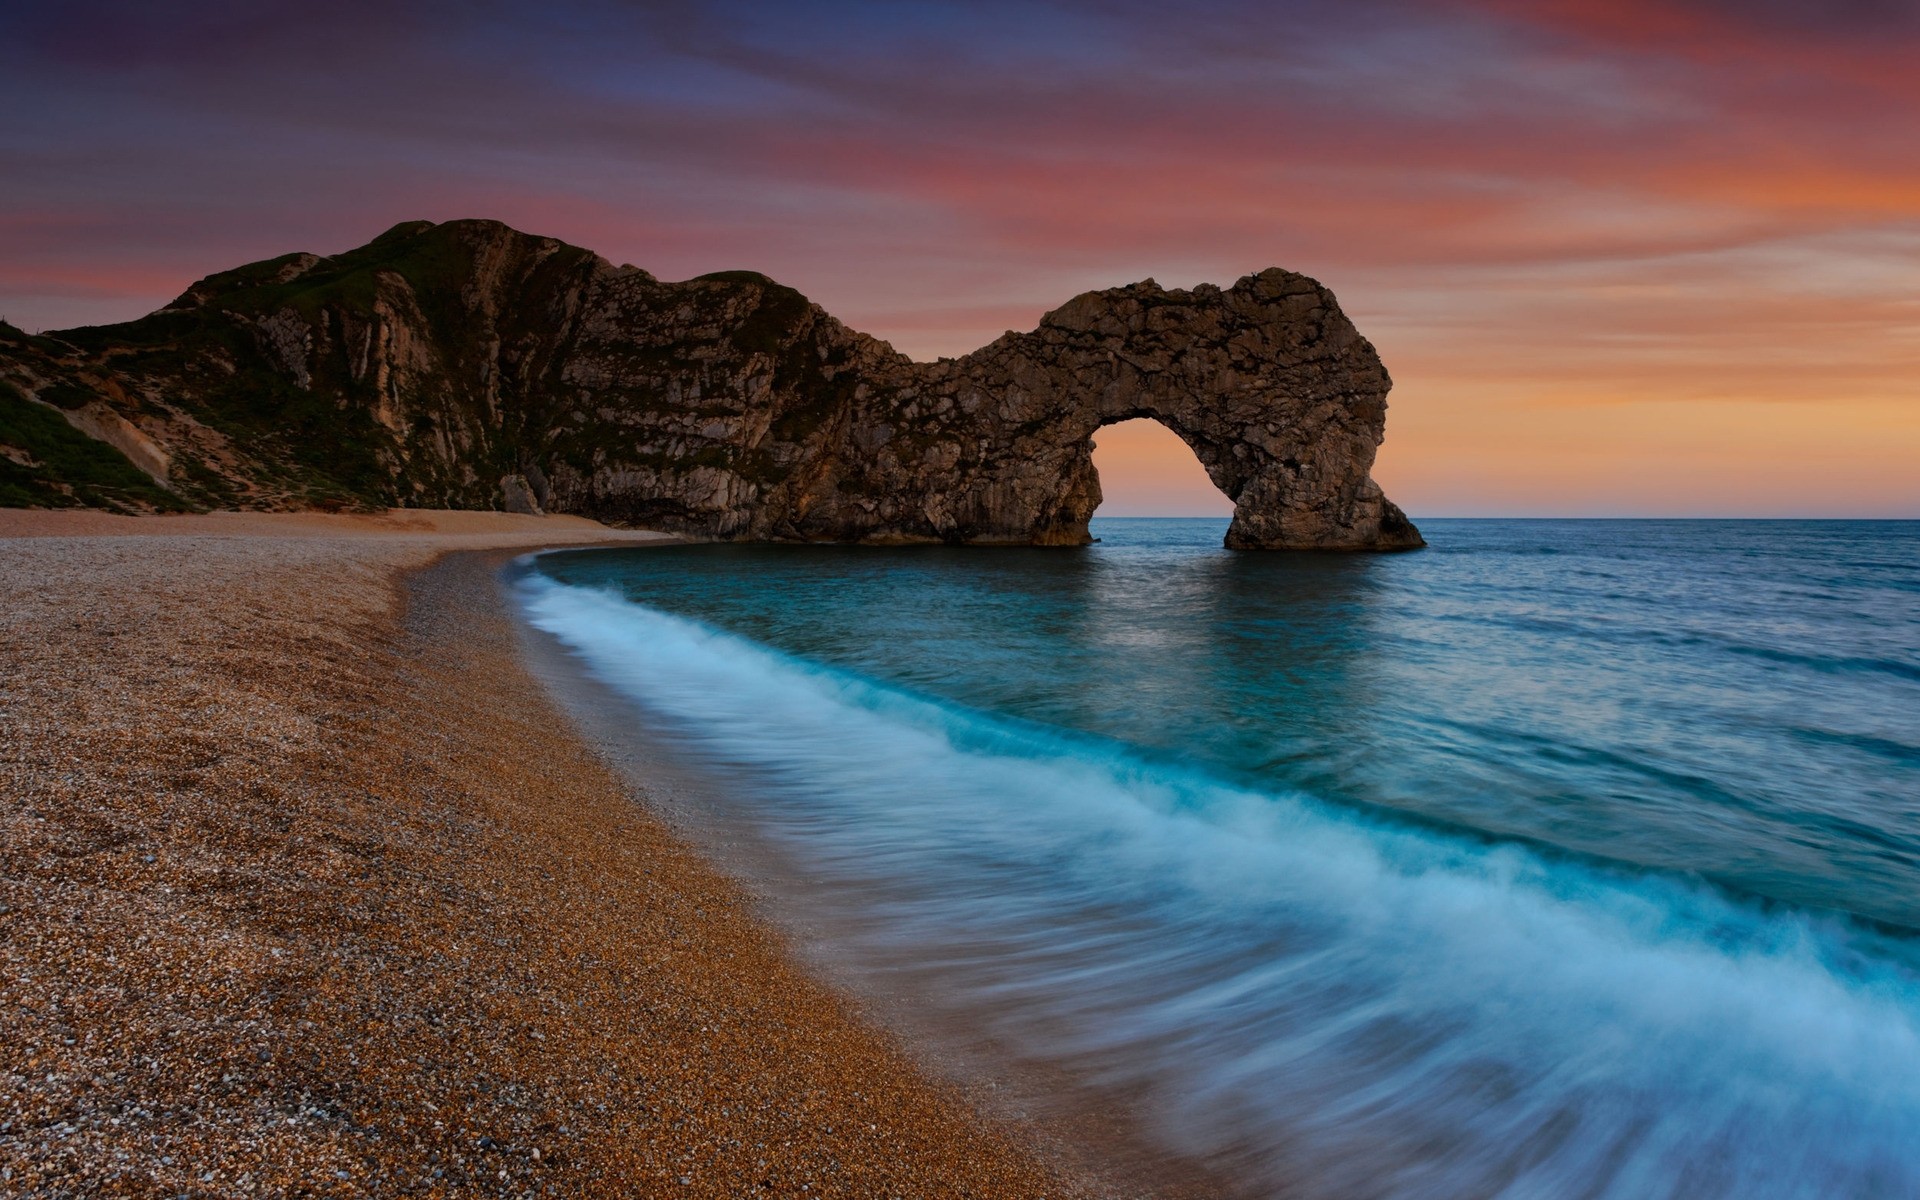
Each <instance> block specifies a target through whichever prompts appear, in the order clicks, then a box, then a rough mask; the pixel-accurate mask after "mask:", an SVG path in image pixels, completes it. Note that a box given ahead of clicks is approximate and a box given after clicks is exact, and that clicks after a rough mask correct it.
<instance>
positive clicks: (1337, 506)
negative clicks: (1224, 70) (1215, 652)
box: [803, 270, 1423, 550]
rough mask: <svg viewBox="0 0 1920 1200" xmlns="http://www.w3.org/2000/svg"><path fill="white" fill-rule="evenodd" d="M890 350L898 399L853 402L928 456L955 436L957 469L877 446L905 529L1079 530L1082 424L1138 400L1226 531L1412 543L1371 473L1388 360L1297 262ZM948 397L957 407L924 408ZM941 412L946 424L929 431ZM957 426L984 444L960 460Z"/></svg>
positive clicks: (1000, 533)
mask: <svg viewBox="0 0 1920 1200" xmlns="http://www.w3.org/2000/svg"><path fill="white" fill-rule="evenodd" d="M903 365H904V367H905V371H906V373H908V375H909V378H910V382H907V383H906V384H905V385H904V386H903V387H902V388H901V390H900V392H896V393H892V394H891V396H890V398H896V399H897V398H898V397H899V396H900V395H902V394H904V395H905V396H907V397H908V398H909V399H908V403H906V404H904V405H900V404H896V405H895V406H894V407H893V408H892V409H891V411H888V410H885V409H880V408H877V407H876V410H875V411H872V412H871V413H870V414H869V415H867V417H866V420H867V421H868V422H871V423H872V428H874V429H876V430H879V429H886V428H888V427H889V426H892V427H904V428H905V429H906V430H911V431H914V432H916V433H920V434H921V435H922V440H923V441H924V442H925V443H926V444H927V445H928V446H930V447H931V448H932V456H933V457H935V458H936V459H940V460H944V459H945V458H947V457H948V455H947V453H946V452H947V451H949V450H955V451H957V453H956V456H955V461H954V464H953V465H954V467H956V468H958V469H957V470H952V471H948V472H945V473H942V472H927V471H916V470H913V469H912V464H909V463H908V462H906V461H902V460H888V459H887V458H886V456H884V455H883V456H882V459H883V461H882V462H881V463H880V464H878V465H879V466H880V467H881V469H882V471H883V472H887V473H888V474H891V471H890V468H891V467H892V464H893V463H894V462H897V463H898V467H899V468H900V470H899V474H898V475H896V476H892V477H887V476H886V475H883V486H884V487H885V488H886V489H887V490H893V491H905V492H906V493H908V494H910V495H913V496H914V497H915V498H916V499H917V500H920V501H921V503H920V514H921V515H922V516H924V518H925V528H924V529H923V530H919V529H913V528H912V526H913V525H914V524H915V522H914V521H912V520H908V521H906V522H905V525H906V526H907V527H906V528H900V529H899V530H898V533H897V534H896V535H895V536H897V537H899V538H901V539H902V540H908V539H911V540H917V538H916V536H915V535H916V534H917V535H919V536H920V537H933V538H938V539H941V540H946V541H959V542H996V543H1005V542H1019V543H1032V544H1043V545H1062V544H1069V545H1071V544H1084V543H1086V542H1087V541H1089V540H1090V537H1089V535H1088V533H1087V520H1088V518H1090V517H1091V516H1092V514H1093V511H1094V509H1095V508H1096V507H1098V505H1099V503H1100V490H1099V481H1098V473H1097V472H1096V471H1095V469H1094V466H1093V460H1092V451H1093V445H1092V438H1093V434H1094V433H1095V432H1096V431H1097V430H1099V429H1100V428H1102V427H1103V426H1106V425H1110V424H1113V423H1116V422H1118V421H1124V420H1131V419H1134V418H1137V417H1147V418H1151V419H1153V420H1156V421H1158V422H1159V423H1160V424H1162V425H1164V426H1166V427H1167V428H1168V429H1170V430H1172V431H1173V433H1174V434H1175V435H1176V436H1178V437H1179V438H1180V439H1181V440H1182V441H1183V442H1185V443H1186V444H1187V445H1188V447H1190V448H1191V449H1192V450H1193V452H1194V456H1195V457H1196V458H1198V459H1199V460H1200V464H1201V466H1202V467H1203V468H1205V469H1206V472H1207V474H1208V477H1209V478H1211V479H1212V480H1213V482H1214V484H1215V486H1217V487H1218V488H1219V489H1220V490H1221V492H1222V493H1223V494H1225V495H1226V497H1227V498H1228V499H1229V500H1231V501H1233V503H1234V516H1233V521H1232V524H1231V525H1230V526H1229V528H1228V531H1227V536H1226V544H1227V545H1228V546H1231V547H1235V548H1240V549H1274V548H1285V549H1339V550H1386V549H1407V548H1412V547H1416V546H1419V545H1422V544H1423V542H1422V541H1421V539H1420V535H1419V533H1418V531H1417V530H1415V529H1414V527H1413V525H1412V523H1411V522H1409V521H1408V520H1407V519H1406V517H1405V515H1404V514H1402V513H1401V512H1400V510H1399V509H1398V508H1397V507H1395V506H1394V505H1393V504H1392V503H1390V502H1389V501H1388V500H1387V499H1386V497H1385V496H1384V495H1383V494H1382V493H1381V491H1380V489H1379V487H1378V486H1376V485H1375V484H1374V483H1373V480H1372V478H1371V476H1370V474H1369V472H1370V470H1371V468H1372V465H1373V458H1374V454H1375V452H1376V450H1377V449H1378V447H1379V444H1380V441H1381V438H1382V434H1383V430H1384V427H1385V421H1386V393H1387V389H1388V388H1389V387H1390V386H1391V381H1390V380H1389V378H1388V376H1387V373H1386V369H1385V368H1384V367H1383V366H1382V365H1381V363H1380V359H1379V356H1378V355H1377V354H1376V353H1375V352H1374V349H1373V346H1372V345H1371V344H1370V343H1369V342H1367V340H1366V339H1365V338H1363V337H1361V336H1360V335H1359V333H1358V332H1357V331H1356V330H1355V329H1354V327H1353V325H1352V323H1351V322H1350V321H1348V320H1347V318H1346V316H1345V315H1344V314H1343V313H1341V311H1340V309H1339V306H1338V304H1337V303H1336V302H1335V300H1334V298H1333V296H1332V294H1331V293H1329V292H1328V291H1327V290H1326V289H1325V288H1323V287H1321V286H1320V285H1319V284H1317V283H1315V282H1314V281H1313V280H1311V279H1308V278H1306V277H1305V276H1302V275H1296V274H1292V273H1291V272H1286V271H1280V270H1269V271H1264V272H1262V273H1260V274H1258V275H1251V276H1248V277H1246V278H1244V279H1242V280H1240V281H1239V282H1238V283H1237V284H1235V285H1234V286H1233V287H1232V288H1231V289H1221V288H1218V287H1213V286H1211V285H1205V284H1203V285H1201V286H1200V287H1197V288H1195V289H1193V290H1192V291H1191V292H1186V291H1166V290H1163V289H1161V288H1160V287H1159V286H1158V285H1156V284H1154V283H1153V282H1152V281H1151V280H1149V281H1147V282H1145V283H1139V284H1135V285H1133V286H1132V287H1129V288H1120V289H1115V290H1113V291H1107V292H1093V293H1088V294H1086V295H1083V296H1079V297H1076V298H1075V299H1074V300H1072V301H1069V302H1068V303H1067V304H1066V305H1064V306H1062V307H1061V308H1059V309H1056V310H1055V311H1053V312H1051V313H1049V314H1047V316H1046V317H1045V318H1044V319H1043V320H1042V321H1041V324H1040V327H1039V328H1038V329H1037V330H1035V331H1034V332H1032V333H1026V334H1008V335H1007V336H1005V337H1003V338H1001V339H1000V340H999V341H997V342H995V343H993V344H992V345H990V346H988V347H986V348H984V349H982V350H979V351H976V352H975V353H973V354H970V355H968V356H966V357H965V358H961V359H958V360H951V361H943V362H941V363H936V364H903ZM930 399H931V400H932V403H931V404H929V400H930ZM947 412H953V413H956V414H959V416H960V419H959V420H957V421H941V420H938V419H934V420H931V421H929V420H928V419H927V418H928V417H929V416H930V415H932V414H939V413H947ZM863 424H865V422H863ZM950 429H951V430H954V432H955V433H957V434H958V437H957V438H955V439H954V440H953V441H948V440H947V438H946V437H943V436H941V435H942V434H945V433H947V431H948V430H950ZM927 435H932V436H931V437H928V436H927ZM868 436H869V439H870V440H871V439H872V438H873V436H874V435H873V434H869V435H868ZM885 440H886V441H890V440H891V438H890V437H888V438H887V439H885ZM910 440H911V439H910ZM883 444H884V442H883ZM968 444H972V445H973V446H975V447H979V448H982V452H981V453H979V454H978V456H977V457H976V458H974V459H973V460H972V461H969V460H968V458H967V456H966V454H965V453H964V449H965V448H966V447H967V446H968ZM803 536H804V533H803ZM867 540H872V539H871V538H869V539H867Z"/></svg>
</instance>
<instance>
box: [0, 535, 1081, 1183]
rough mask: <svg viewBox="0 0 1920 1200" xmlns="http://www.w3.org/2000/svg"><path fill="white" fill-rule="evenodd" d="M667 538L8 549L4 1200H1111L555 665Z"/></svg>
mask: <svg viewBox="0 0 1920 1200" xmlns="http://www.w3.org/2000/svg"><path fill="white" fill-rule="evenodd" d="M645 536H647V535H635V534H623V533H619V532H616V531H612V530H607V529H604V528H602V527H600V526H597V525H594V524H591V523H589V522H585V521H576V520H572V519H566V518H547V519H539V518H531V517H510V516H504V515H498V514H477V513H452V514H413V513H408V514H395V515H394V516H390V517H351V516H334V517H324V516H297V515H296V516H265V515H250V516H222V515H213V516H206V517H182V518H121V517H110V516H104V515H101V514H96V513H44V512H23V511H8V512H0V539H4V540H0V792H4V796H5V803H4V804H3V805H0V1046H4V1047H5V1053H4V1055H0V1194H4V1195H8V1196H119V1195H126V1196H196V1197H211V1196H237V1195H261V1196H387V1195H428V1196H439V1195H445V1196H466V1195H486V1196H521V1195H539V1196H549V1195H551V1196H666V1197H673V1196H687V1197H695V1196H729V1197H733V1196H755V1195H779V1196H822V1195H826V1196H876V1197H878V1196H909V1197H933V1196H975V1197H990V1196H1008V1197H1014V1196H1019V1197H1035V1196H1058V1195H1066V1194H1072V1192H1073V1188H1072V1187H1070V1186H1069V1185H1068V1183H1067V1181H1065V1180H1063V1179H1062V1178H1060V1177H1058V1175H1057V1174H1056V1173H1054V1172H1053V1171H1051V1170H1050V1169H1049V1168H1048V1167H1047V1166H1045V1165H1044V1164H1043V1163H1042V1161H1041V1160H1040V1159H1039V1158H1038V1157H1036V1155H1035V1154H1034V1153H1032V1152H1030V1151H1029V1150H1027V1149H1025V1148H1024V1146H1025V1143H1024V1142H1023V1141H1021V1140H1020V1139H1019V1138H1017V1137H1016V1136H1015V1133H1014V1132H1013V1131H1011V1130H1010V1129H1007V1128H1003V1127H1002V1126H1001V1125H1000V1124H999V1123H998V1122H997V1121H996V1120H995V1119H992V1118H988V1117H984V1116H982V1115H980V1114H979V1113H977V1112H975V1111H974V1110H973V1109H972V1108H970V1107H969V1106H968V1104H967V1103H966V1102H965V1101H964V1099H963V1098H962V1097H961V1095H960V1093H959V1092H957V1091H955V1090H954V1089H952V1088H951V1087H949V1086H948V1085H946V1084H943V1083H940V1082H938V1081H936V1080H934V1079H932V1078H930V1077H929V1076H928V1075H927V1074H926V1073H925V1072H924V1071H923V1070H921V1069H920V1068H919V1067H917V1066H916V1065H915V1064H914V1063H913V1062H912V1061H910V1060H909V1059H908V1058H907V1056H906V1055H905V1053H904V1052H903V1051H902V1050H901V1049H900V1047H899V1046H898V1045H897V1044H896V1043H895V1042H894V1040H893V1039H892V1038H891V1037H890V1036H889V1035H887V1034H885V1033H883V1032H880V1031H879V1030H877V1029H875V1028H873V1027H872V1026H870V1025H869V1024H868V1023H866V1022H865V1021H864V1020H863V1019H862V1018H861V1016H860V1015H859V1014H858V1013H857V1012H856V1011H855V1010H854V1009H853V1007H852V1006H851V1005H850V1003H849V1002H847V1001H845V1000H843V999H841V998H840V997H839V996H838V995H837V994H835V993H834V992H832V991H831V990H830V989H828V988H826V987H824V986H823V985H820V984H818V983H815V982H814V981H812V980H811V979H810V978H809V977H807V976H806V975H805V974H804V973H803V972H802V971H801V970H800V969H799V968H798V967H797V966H796V965H794V961H793V960H792V959H791V958H790V957H789V955H788V952H787V950H786V948H785V946H784V944H783V941H782V938H781V937H780V936H779V935H777V934H776V933H774V932H773V930H772V927H771V926H769V925H767V924H766V923H765V922H764V921H763V920H762V919H761V918H759V917H758V916H756V915H755V914H754V913H753V912H752V911H750V906H749V904H748V901H747V898H746V895H745V893H743V892H742V890H741V889H740V888H739V887H738V886H737V885H736V884H734V883H732V882H731V881H729V880H728V879H726V878H724V877H723V876H721V875H720V874H718V873H717V872H716V871H715V870H714V869H713V868H712V867H710V866H708V865H707V864H706V863H705V862H704V861H703V860H702V859H701V858H699V857H698V856H697V855H696V854H695V853H694V852H693V851H692V850H690V849H688V848H687V847H686V845H685V844H684V843H682V842H681V841H679V840H677V839H675V838H674V837H673V836H672V835H671V834H670V833H669V832H668V831H667V830H666V829H665V828H664V827H663V826H662V825H660V824H659V823H658V821H657V820H655V818H653V817H652V816H650V815H649V813H648V811H647V810H646V808H645V807H644V805H643V804H642V803H639V802H637V801H636V798H635V797H634V796H633V795H632V794H631V793H630V790H629V789H628V788H627V787H626V786H625V785H624V784H623V783H622V782H621V781H620V780H619V779H618V778H617V777H616V776H615V774H614V773H613V772H611V771H610V770H609V769H608V768H607V767H606V766H605V765H603V763H602V762H601V761H600V760H599V759H597V758H596V757H595V755H594V754H593V752H592V751H591V750H589V749H588V747H587V746H586V744H585V743H584V742H583V741H582V740H581V739H580V737H579V736H577V735H576V734H575V733H574V732H572V731H571V730H570V729H569V728H568V726H567V724H566V722H565V720H564V719H563V718H562V717H560V716H559V715H558V713H557V712H556V710H555V709H554V708H553V706H552V705H551V704H550V702H549V700H548V698H547V697H546V695H545V694H544V693H543V692H542V690H541V687H540V685H539V684H538V683H536V682H535V681H534V680H533V679H532V678H531V677H530V676H529V675H528V674H527V672H526V670H525V669H524V668H523V666H522V665H521V663H520V661H519V658H518V655H517V652H516V643H515V633H514V630H513V626H512V624H511V620H510V617H509V615H508V613H507V611H506V609H505V607H504V604H503V601H502V599H501V597H500V595H499V592H498V590H497V589H496V588H494V587H492V586H488V585H489V583H490V581H491V578H492V574H493V572H494V571H495V570H496V569H497V567H498V565H499V563H500V562H502V561H503V560H504V558H505V557H507V555H508V552H509V551H511V550H512V549H513V548H522V549H530V548H533V547H537V546H549V545H565V544H582V543H591V542H598V541H611V540H619V539H632V538H636V537H645ZM449 551H476V552H477V551H490V552H492V553H491V554H480V553H464V554H454V555H448V552H449ZM436 560H438V565H436V566H433V567H432V568H431V570H429V571H427V572H425V573H424V574H422V573H421V568H425V567H428V565H429V564H433V563H435V562H436ZM410 572H411V573H412V574H411V575H410V574H409V573H410ZM448 572H452V573H453V575H451V576H449V575H448Z"/></svg>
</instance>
